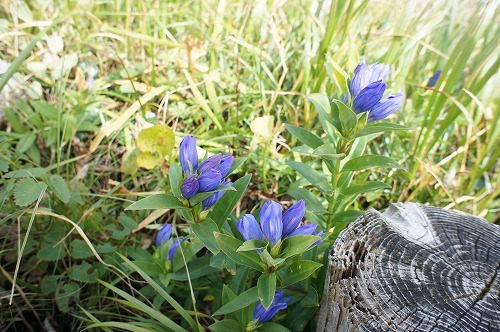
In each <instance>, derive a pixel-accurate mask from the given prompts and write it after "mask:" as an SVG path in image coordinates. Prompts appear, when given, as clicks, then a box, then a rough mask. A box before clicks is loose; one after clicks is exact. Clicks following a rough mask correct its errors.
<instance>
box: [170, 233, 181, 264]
mask: <svg viewBox="0 0 500 332" xmlns="http://www.w3.org/2000/svg"><path fill="white" fill-rule="evenodd" d="M181 242H182V236H181V237H179V238H177V239H175V240H174V242H172V245H171V246H170V249H168V254H167V258H168V260H169V261H171V260H173V259H174V254H175V251H176V250H177V247H178V246H179V244H181Z"/></svg>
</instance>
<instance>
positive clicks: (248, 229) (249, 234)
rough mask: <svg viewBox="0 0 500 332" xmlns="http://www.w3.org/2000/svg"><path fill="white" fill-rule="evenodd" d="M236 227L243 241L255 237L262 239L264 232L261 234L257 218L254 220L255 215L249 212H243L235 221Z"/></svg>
mask: <svg viewBox="0 0 500 332" xmlns="http://www.w3.org/2000/svg"><path fill="white" fill-rule="evenodd" d="M236 228H238V230H239V231H240V233H241V235H242V236H243V238H244V239H245V241H249V240H255V239H258V240H264V234H262V230H261V229H260V226H259V224H258V223H257V220H255V217H254V216H253V215H251V214H245V215H244V216H243V217H241V219H240V220H238V222H237V223H236Z"/></svg>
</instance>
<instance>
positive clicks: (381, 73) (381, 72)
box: [368, 62, 391, 84]
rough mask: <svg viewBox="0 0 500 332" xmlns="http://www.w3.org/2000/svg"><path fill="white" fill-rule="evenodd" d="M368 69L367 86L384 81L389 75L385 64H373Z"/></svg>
mask: <svg viewBox="0 0 500 332" xmlns="http://www.w3.org/2000/svg"><path fill="white" fill-rule="evenodd" d="M368 67H369V70H370V78H369V79H368V84H369V83H373V82H376V81H385V80H386V79H387V76H389V74H390V73H391V70H390V69H389V66H388V65H386V64H385V63H376V62H375V63H374V64H372V65H370V66H368Z"/></svg>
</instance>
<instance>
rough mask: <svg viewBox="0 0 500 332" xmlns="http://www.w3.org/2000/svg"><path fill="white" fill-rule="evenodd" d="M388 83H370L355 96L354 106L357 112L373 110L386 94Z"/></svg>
mask: <svg viewBox="0 0 500 332" xmlns="http://www.w3.org/2000/svg"><path fill="white" fill-rule="evenodd" d="M385 88H386V85H385V83H383V82H382V81H377V82H373V83H370V84H369V85H368V86H367V87H366V88H364V89H363V90H361V92H360V93H359V94H358V95H357V96H356V98H354V104H353V108H354V111H355V112H356V113H362V112H366V111H369V110H371V108H372V107H373V106H375V105H376V104H377V103H378V102H379V101H380V99H382V96H383V95H384V92H385Z"/></svg>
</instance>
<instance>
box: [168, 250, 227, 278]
mask: <svg viewBox="0 0 500 332" xmlns="http://www.w3.org/2000/svg"><path fill="white" fill-rule="evenodd" d="M211 258H212V256H210V255H207V256H202V257H199V258H195V259H193V260H192V261H190V262H189V263H188V270H186V268H185V267H184V268H183V269H181V270H179V271H177V272H175V273H174V274H172V280H179V281H187V280H193V279H196V278H200V277H204V276H206V275H209V274H212V273H216V272H218V271H219V269H216V268H214V267H211V266H210V259H211ZM188 272H189V274H188Z"/></svg>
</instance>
